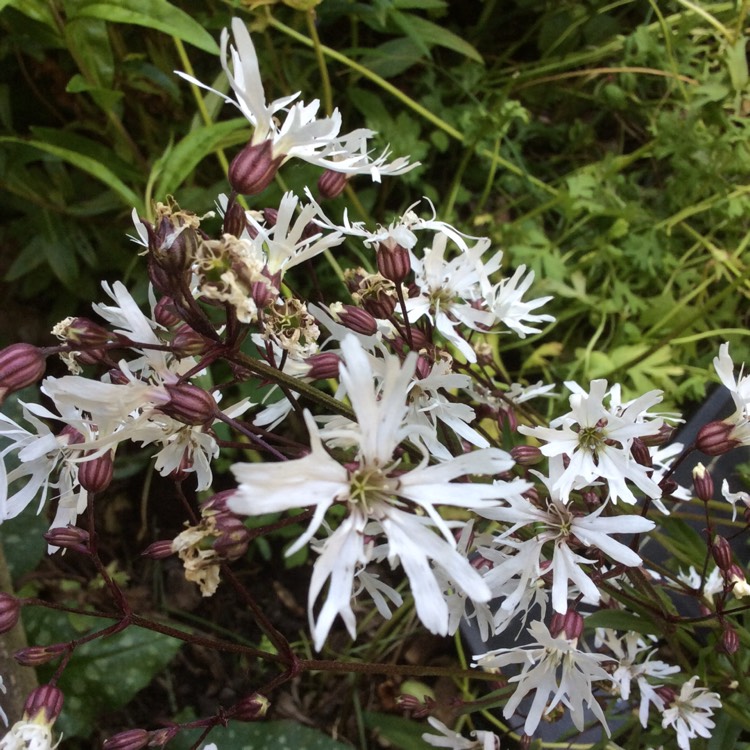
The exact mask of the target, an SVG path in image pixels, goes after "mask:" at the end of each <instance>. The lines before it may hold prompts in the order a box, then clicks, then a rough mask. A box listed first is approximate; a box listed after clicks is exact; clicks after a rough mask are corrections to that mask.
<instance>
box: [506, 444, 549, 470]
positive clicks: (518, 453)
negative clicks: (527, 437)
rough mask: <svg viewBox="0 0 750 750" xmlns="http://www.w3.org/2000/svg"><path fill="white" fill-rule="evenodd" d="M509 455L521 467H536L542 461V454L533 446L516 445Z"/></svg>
mask: <svg viewBox="0 0 750 750" xmlns="http://www.w3.org/2000/svg"><path fill="white" fill-rule="evenodd" d="M510 455H511V458H512V459H513V460H514V461H515V462H516V463H517V464H520V465H521V466H536V465H537V464H538V463H540V462H541V461H543V460H544V454H543V453H542V451H541V450H539V448H537V447H536V446H535V445H516V446H515V447H514V448H511V451H510Z"/></svg>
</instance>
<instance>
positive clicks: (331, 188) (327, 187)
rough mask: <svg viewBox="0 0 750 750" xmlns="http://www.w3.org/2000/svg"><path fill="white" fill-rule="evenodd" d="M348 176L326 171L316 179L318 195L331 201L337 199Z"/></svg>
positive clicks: (329, 170) (330, 170)
mask: <svg viewBox="0 0 750 750" xmlns="http://www.w3.org/2000/svg"><path fill="white" fill-rule="evenodd" d="M348 181H349V176H348V175H346V174H344V173H343V172H334V171H333V170H332V169H326V171H325V172H323V174H322V175H320V177H319V178H318V194H319V195H320V197H321V198H323V199H327V200H331V199H332V198H338V197H339V196H340V195H341V193H343V192H344V188H345V187H346V184H347V182H348Z"/></svg>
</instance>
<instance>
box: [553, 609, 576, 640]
mask: <svg viewBox="0 0 750 750" xmlns="http://www.w3.org/2000/svg"><path fill="white" fill-rule="evenodd" d="M549 632H550V634H551V635H552V637H553V638H559V637H560V636H562V637H564V638H566V639H567V640H569V641H574V640H576V639H578V638H580V636H581V633H583V617H581V615H579V614H578V612H576V611H575V610H574V609H569V610H568V611H567V612H566V613H565V614H564V615H562V614H560V613H559V612H555V613H554V614H553V615H552V620H551V621H550V626H549Z"/></svg>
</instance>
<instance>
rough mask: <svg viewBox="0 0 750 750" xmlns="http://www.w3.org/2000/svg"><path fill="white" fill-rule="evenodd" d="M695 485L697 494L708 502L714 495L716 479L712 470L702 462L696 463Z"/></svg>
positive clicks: (694, 471) (694, 472) (700, 498)
mask: <svg viewBox="0 0 750 750" xmlns="http://www.w3.org/2000/svg"><path fill="white" fill-rule="evenodd" d="M693 487H694V488H695V496H696V497H697V498H698V499H699V500H703V502H704V503H707V502H708V501H709V500H713V497H714V480H713V478H712V477H711V472H710V471H709V470H708V469H707V468H706V467H705V466H704V465H703V464H701V463H699V464H696V465H695V468H694V469H693Z"/></svg>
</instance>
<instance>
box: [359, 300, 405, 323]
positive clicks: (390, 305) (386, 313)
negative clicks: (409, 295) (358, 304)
mask: <svg viewBox="0 0 750 750" xmlns="http://www.w3.org/2000/svg"><path fill="white" fill-rule="evenodd" d="M396 303H397V300H396V298H395V297H394V296H392V295H390V294H370V295H367V296H363V297H362V307H363V308H364V309H365V310H367V312H368V313H370V315H373V316H374V317H376V318H380V319H386V318H390V317H391V315H392V314H393V311H394V310H395V309H396Z"/></svg>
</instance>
